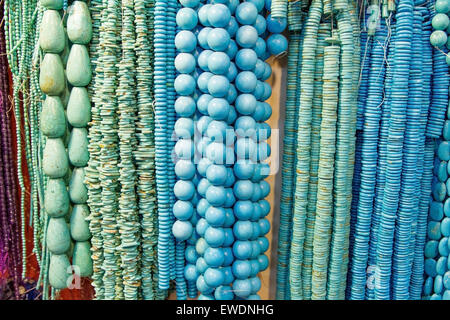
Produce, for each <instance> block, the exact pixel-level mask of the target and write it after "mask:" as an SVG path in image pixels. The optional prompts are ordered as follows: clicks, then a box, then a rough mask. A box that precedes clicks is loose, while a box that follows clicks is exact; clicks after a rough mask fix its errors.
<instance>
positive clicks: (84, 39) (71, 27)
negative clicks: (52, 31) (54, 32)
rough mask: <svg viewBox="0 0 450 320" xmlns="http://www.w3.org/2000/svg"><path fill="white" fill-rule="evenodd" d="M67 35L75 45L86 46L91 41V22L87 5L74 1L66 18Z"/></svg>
mask: <svg viewBox="0 0 450 320" xmlns="http://www.w3.org/2000/svg"><path fill="white" fill-rule="evenodd" d="M67 35H68V36H69V39H70V41H72V42H73V43H76V44H88V43H89V42H90V41H91V39H92V21H91V15H90V13H89V8H88V6H87V4H86V3H85V2H83V1H74V2H73V4H72V6H71V7H70V9H69V16H68V17H67Z"/></svg>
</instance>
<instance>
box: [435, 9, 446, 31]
mask: <svg viewBox="0 0 450 320" xmlns="http://www.w3.org/2000/svg"><path fill="white" fill-rule="evenodd" d="M431 24H432V25H433V28H434V29H436V30H445V29H447V27H448V25H449V19H448V16H447V14H445V13H438V14H436V15H435V16H434V18H433V20H432V21H431Z"/></svg>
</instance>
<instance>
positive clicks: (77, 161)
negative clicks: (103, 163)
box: [68, 128, 89, 167]
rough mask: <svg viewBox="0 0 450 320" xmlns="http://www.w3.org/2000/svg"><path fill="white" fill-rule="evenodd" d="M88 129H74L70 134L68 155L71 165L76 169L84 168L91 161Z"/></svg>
mask: <svg viewBox="0 0 450 320" xmlns="http://www.w3.org/2000/svg"><path fill="white" fill-rule="evenodd" d="M87 134H88V133H87V130H86V128H73V129H72V133H71V134H70V140H69V146H68V153H69V159H70V163H71V164H72V165H74V166H76V167H84V166H86V165H87V162H88V160H89V151H88V139H87Z"/></svg>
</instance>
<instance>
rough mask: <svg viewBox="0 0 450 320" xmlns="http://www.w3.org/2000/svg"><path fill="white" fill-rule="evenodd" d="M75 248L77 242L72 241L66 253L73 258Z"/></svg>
mask: <svg viewBox="0 0 450 320" xmlns="http://www.w3.org/2000/svg"><path fill="white" fill-rule="evenodd" d="M74 249H75V242H74V241H70V247H69V250H67V252H66V255H67V257H68V258H69V259H72V257H73V250H74Z"/></svg>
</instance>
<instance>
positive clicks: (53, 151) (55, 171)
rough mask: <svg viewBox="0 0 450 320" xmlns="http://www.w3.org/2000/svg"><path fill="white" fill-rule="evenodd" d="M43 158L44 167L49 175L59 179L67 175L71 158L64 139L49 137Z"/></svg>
mask: <svg viewBox="0 0 450 320" xmlns="http://www.w3.org/2000/svg"><path fill="white" fill-rule="evenodd" d="M42 158H43V159H42V168H43V170H44V173H45V174H46V175H47V176H49V177H50V178H53V179H57V178H62V177H64V176H65V175H66V173H67V169H68V168H69V159H68V158H67V153H66V148H65V147H64V143H63V141H62V139H60V138H57V139H47V142H46V144H45V148H44V153H43V157H42Z"/></svg>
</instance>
